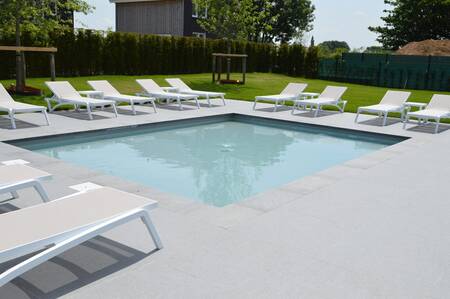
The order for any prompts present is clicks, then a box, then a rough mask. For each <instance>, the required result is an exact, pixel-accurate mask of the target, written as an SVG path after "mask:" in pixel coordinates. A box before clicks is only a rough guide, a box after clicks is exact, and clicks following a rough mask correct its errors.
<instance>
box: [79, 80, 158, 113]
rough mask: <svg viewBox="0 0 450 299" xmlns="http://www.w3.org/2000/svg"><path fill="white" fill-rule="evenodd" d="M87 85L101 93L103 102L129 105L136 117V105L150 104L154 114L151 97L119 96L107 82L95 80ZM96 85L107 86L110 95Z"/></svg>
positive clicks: (154, 108) (153, 102) (154, 107)
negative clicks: (110, 101) (108, 101)
mask: <svg viewBox="0 0 450 299" xmlns="http://www.w3.org/2000/svg"><path fill="white" fill-rule="evenodd" d="M87 83H88V84H89V85H90V86H91V87H92V88H93V89H94V90H97V91H101V92H103V99H105V100H112V101H115V102H117V103H127V104H130V106H131V111H132V113H133V115H136V114H137V113H136V108H135V104H138V105H144V104H146V103H151V104H152V107H153V110H154V111H155V113H157V112H156V105H155V98H153V97H142V96H139V97H138V96H128V95H124V94H121V93H120V92H119V91H118V90H116V89H115V88H114V86H112V84H111V83H109V82H108V81H107V80H97V81H87ZM97 83H100V84H101V83H103V84H108V85H109V86H108V88H109V89H111V92H112V93H111V94H109V93H107V92H106V90H102V89H101V88H99V87H98V86H97Z"/></svg>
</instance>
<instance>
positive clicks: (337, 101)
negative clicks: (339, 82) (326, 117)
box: [292, 86, 347, 117]
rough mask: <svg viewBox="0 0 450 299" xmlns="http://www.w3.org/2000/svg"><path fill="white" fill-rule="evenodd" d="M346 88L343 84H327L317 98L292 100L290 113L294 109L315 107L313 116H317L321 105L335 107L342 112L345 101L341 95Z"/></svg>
mask: <svg viewBox="0 0 450 299" xmlns="http://www.w3.org/2000/svg"><path fill="white" fill-rule="evenodd" d="M346 90H347V87H343V86H327V87H326V88H325V90H324V91H323V92H322V93H321V94H320V96H319V97H318V98H315V99H309V100H296V101H294V106H293V107H292V114H294V112H295V110H296V109H300V108H302V109H306V108H308V107H310V108H311V109H313V108H315V109H316V111H315V113H314V117H317V115H319V112H320V110H321V109H322V107H323V106H334V107H337V108H338V109H339V111H340V112H341V113H343V112H344V110H345V105H347V101H344V100H342V95H343V94H344V93H345V91H346Z"/></svg>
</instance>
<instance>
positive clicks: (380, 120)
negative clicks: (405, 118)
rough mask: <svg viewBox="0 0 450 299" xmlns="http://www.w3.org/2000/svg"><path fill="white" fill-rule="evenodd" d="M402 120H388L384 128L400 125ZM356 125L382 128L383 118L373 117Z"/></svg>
mask: <svg viewBox="0 0 450 299" xmlns="http://www.w3.org/2000/svg"><path fill="white" fill-rule="evenodd" d="M401 122H402V120H401V119H399V118H388V119H387V121H386V126H390V125H394V124H398V123H401ZM358 124H361V125H368V126H375V127H383V118H382V117H375V118H371V119H368V120H364V121H358Z"/></svg>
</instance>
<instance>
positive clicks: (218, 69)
mask: <svg viewBox="0 0 450 299" xmlns="http://www.w3.org/2000/svg"><path fill="white" fill-rule="evenodd" d="M247 57H248V55H247V54H225V53H213V54H212V82H213V83H216V82H219V83H224V84H245V76H246V73H247ZM223 58H226V59H227V64H228V67H227V78H226V80H222V79H221V75H222V60H223ZM233 58H234V59H236V58H240V59H242V81H239V80H231V79H230V67H229V66H230V61H231V59H233ZM216 74H217V77H216Z"/></svg>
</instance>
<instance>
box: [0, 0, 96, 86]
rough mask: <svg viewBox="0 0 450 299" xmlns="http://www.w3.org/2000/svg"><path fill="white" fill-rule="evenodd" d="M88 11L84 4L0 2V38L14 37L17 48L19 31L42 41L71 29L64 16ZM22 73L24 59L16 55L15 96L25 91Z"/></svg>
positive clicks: (75, 1) (67, 0) (80, 0)
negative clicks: (16, 92) (42, 38)
mask: <svg viewBox="0 0 450 299" xmlns="http://www.w3.org/2000/svg"><path fill="white" fill-rule="evenodd" d="M89 10H90V6H89V5H88V4H87V3H86V1H84V0H39V1H36V0H0V36H5V35H9V34H14V35H15V44H16V46H17V47H19V46H21V45H22V40H21V37H22V32H23V31H26V32H28V33H30V34H35V35H39V36H41V37H46V36H48V35H49V34H50V33H51V32H53V31H56V30H58V31H62V30H67V29H68V28H71V27H72V26H73V24H72V19H71V18H67V14H70V15H71V14H72V12H74V11H76V12H83V13H87V12H88V11H89ZM24 69H25V67H24V56H23V54H20V53H16V91H19V92H22V91H24V88H25V71H24Z"/></svg>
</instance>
